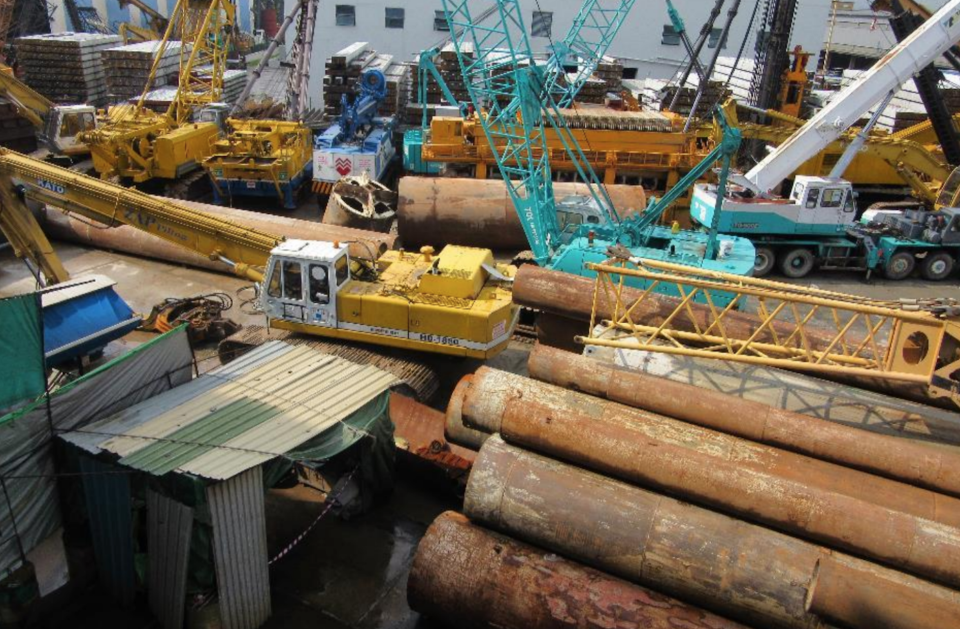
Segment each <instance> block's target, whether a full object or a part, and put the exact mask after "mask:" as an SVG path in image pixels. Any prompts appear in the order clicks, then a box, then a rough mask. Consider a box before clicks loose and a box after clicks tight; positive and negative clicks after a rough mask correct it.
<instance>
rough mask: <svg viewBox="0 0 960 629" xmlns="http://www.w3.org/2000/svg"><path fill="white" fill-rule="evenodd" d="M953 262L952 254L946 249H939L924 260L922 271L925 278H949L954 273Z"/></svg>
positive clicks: (934, 279)
mask: <svg viewBox="0 0 960 629" xmlns="http://www.w3.org/2000/svg"><path fill="white" fill-rule="evenodd" d="M953 264H954V260H953V256H952V255H950V254H949V253H947V252H946V251H938V252H937V253H931V254H930V255H928V256H927V259H926V260H924V261H923V267H922V268H921V269H920V273H921V274H922V275H923V277H924V278H925V279H928V280H933V281H935V282H939V281H940V280H945V279H947V277H949V276H950V274H951V273H953Z"/></svg>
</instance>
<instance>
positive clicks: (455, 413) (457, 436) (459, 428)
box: [444, 375, 490, 451]
mask: <svg viewBox="0 0 960 629" xmlns="http://www.w3.org/2000/svg"><path fill="white" fill-rule="evenodd" d="M472 381H473V376H472V375H466V376H464V377H463V378H461V379H460V382H458V383H457V386H456V387H455V388H454V390H453V395H452V396H451V397H450V403H449V404H448V405H447V412H446V418H445V428H444V434H445V435H446V437H447V439H448V440H449V441H450V442H451V443H456V444H459V445H461V446H463V447H465V448H470V449H471V450H474V451H476V450H479V449H480V448H481V447H482V446H483V442H484V441H486V440H487V438H488V437H490V433H487V432H483V431H482V430H475V429H473V428H468V427H466V426H465V425H464V424H463V414H462V413H461V410H460V403H459V401H460V400H463V396H464V393H465V390H466V389H467V388H469V387H470V382H472ZM454 400H457V402H454Z"/></svg>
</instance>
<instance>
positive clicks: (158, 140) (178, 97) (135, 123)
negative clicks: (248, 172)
mask: <svg viewBox="0 0 960 629" xmlns="http://www.w3.org/2000/svg"><path fill="white" fill-rule="evenodd" d="M235 15H236V8H235V7H234V5H233V3H232V2H230V1H229V0H209V1H208V2H196V1H194V2H191V0H178V2H177V5H176V8H175V9H174V12H173V15H172V16H171V18H170V20H169V23H168V26H167V29H166V31H165V32H164V35H163V39H162V40H161V44H160V46H159V47H158V49H157V53H156V56H155V58H154V62H153V67H152V68H151V71H150V76H149V78H148V80H147V84H146V86H145V88H144V91H143V94H141V96H140V98H139V99H138V101H137V103H136V104H134V105H130V104H122V105H116V106H114V107H111V108H110V110H109V111H108V112H107V119H106V121H105V122H104V123H103V124H101V125H100V127H99V128H97V129H96V130H94V131H89V132H85V133H83V134H81V137H80V139H81V140H82V141H84V142H86V143H87V145H88V146H89V147H90V152H91V154H92V156H93V165H94V168H95V169H96V171H97V172H98V173H99V174H100V176H101V177H102V178H104V179H109V178H113V177H119V178H120V179H121V180H126V181H131V182H133V183H143V182H146V181H150V180H152V179H161V180H165V181H166V182H172V181H175V180H177V179H179V178H181V177H183V176H184V175H185V174H187V173H189V172H190V171H193V170H195V169H197V168H199V166H200V163H201V162H202V161H203V159H204V158H206V157H207V156H209V155H210V152H211V150H212V149H211V147H212V144H213V142H214V141H215V139H216V138H217V136H218V135H219V134H220V130H221V128H222V125H223V118H224V117H225V113H226V107H225V106H223V105H217V103H218V101H219V100H220V97H221V95H222V92H223V76H224V71H225V70H226V65H227V52H228V51H229V49H230V43H231V40H232V36H233V31H234V21H235ZM176 40H179V41H180V42H181V47H180V75H179V84H178V86H177V91H176V94H175V95H174V97H173V99H172V100H171V102H170V104H169V106H168V107H167V109H166V110H165V111H164V112H162V113H158V112H156V111H153V110H151V109H150V108H148V107H147V101H148V98H149V96H150V93H151V90H152V89H153V87H154V81H155V77H156V74H157V70H158V68H159V66H160V63H161V61H162V60H163V57H164V53H165V51H166V50H167V46H168V45H169V43H170V42H171V41H176Z"/></svg>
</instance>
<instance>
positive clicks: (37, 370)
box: [0, 293, 47, 409]
mask: <svg viewBox="0 0 960 629" xmlns="http://www.w3.org/2000/svg"><path fill="white" fill-rule="evenodd" d="M46 384H47V378H46V372H45V370H44V364H43V321H42V318H41V313H40V296H39V295H38V294H36V293H31V294H29V295H21V296H18V297H10V298H8V299H0V409H5V408H9V407H11V406H12V405H14V404H16V403H17V402H21V401H23V400H28V399H33V398H35V397H36V396H38V395H40V394H41V393H43V392H44V390H45V389H46Z"/></svg>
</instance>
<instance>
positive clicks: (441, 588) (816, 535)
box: [408, 348, 960, 629]
mask: <svg viewBox="0 0 960 629" xmlns="http://www.w3.org/2000/svg"><path fill="white" fill-rule="evenodd" d="M584 361H586V362H584ZM530 372H531V375H533V376H535V377H539V378H545V379H548V380H550V381H551V382H542V381H537V380H533V379H529V378H524V377H521V376H516V375H513V374H508V373H505V372H500V371H497V370H494V369H489V368H486V367H484V368H481V369H480V370H479V371H478V372H477V373H476V374H474V375H473V376H471V377H469V378H468V379H467V380H465V381H464V382H462V383H461V385H460V386H458V387H457V389H456V390H455V391H454V394H453V398H452V399H451V401H450V404H449V406H448V409H447V414H448V417H447V421H448V425H449V422H450V421H451V419H454V420H455V421H456V422H458V423H461V424H463V425H465V426H466V427H467V428H470V429H472V430H477V431H481V432H486V433H490V434H491V435H492V436H490V437H488V438H487V439H486V441H485V442H484V443H483V446H482V448H481V450H480V454H479V456H478V457H477V459H476V461H475V462H474V466H473V470H472V472H471V474H470V478H469V481H468V484H467V489H466V494H465V500H464V515H465V516H466V518H468V519H469V522H468V521H466V520H465V519H464V518H463V517H457V516H453V515H444V516H441V518H440V519H439V520H438V521H437V522H436V523H435V524H434V530H433V531H432V532H431V533H428V536H427V537H426V538H425V540H424V545H423V546H422V547H421V549H419V550H418V556H417V558H416V560H415V562H414V570H413V571H412V572H411V579H410V585H409V589H408V595H409V599H410V601H411V604H412V605H413V606H414V607H415V608H416V609H420V610H422V611H424V612H425V613H429V614H431V615H434V616H436V617H438V618H441V619H445V620H448V621H449V620H452V619H454V618H458V617H460V618H463V617H467V618H472V617H473V616H474V615H477V616H478V617H479V618H481V619H482V622H486V623H487V624H478V625H476V626H517V627H520V626H523V627H538V628H539V627H567V626H580V624H579V623H578V622H577V619H578V618H594V617H599V618H606V615H605V614H607V613H615V612H613V610H612V609H610V608H607V607H606V606H607V605H610V607H611V608H612V607H613V603H612V602H611V600H613V599H612V598H611V595H612V594H613V593H614V592H618V593H622V598H617V599H615V600H617V601H618V602H619V603H620V604H621V605H623V604H625V605H626V608H627V609H630V610H631V612H632V613H634V614H641V611H639V610H637V608H636V606H637V605H642V604H643V602H644V601H646V602H648V603H649V604H651V606H652V602H653V601H669V602H667V603H664V604H663V605H662V606H660V611H661V612H663V613H664V614H668V615H669V614H671V613H673V610H682V611H683V613H685V614H699V615H695V616H694V620H691V621H689V624H684V623H683V622H680V620H679V619H680V618H682V616H677V617H676V618H666V619H664V618H660V619H658V620H648V619H647V617H646V616H645V615H639V616H638V618H642V619H643V620H644V621H643V622H636V623H635V622H631V623H630V624H629V626H644V627H646V626H653V627H660V626H678V625H684V626H691V627H701V626H703V627H713V626H736V625H734V624H733V623H735V622H741V623H744V624H746V625H750V626H756V627H786V628H797V629H801V628H803V629H809V628H818V627H825V626H844V627H853V628H855V629H868V628H870V629H872V628H875V627H897V628H903V629H906V628H907V627H914V628H917V627H930V628H933V627H947V626H958V620H960V590H958V588H960V563H958V559H960V543H958V542H960V498H958V496H960V453H957V452H953V451H942V450H936V449H933V448H929V447H927V446H922V445H918V444H915V443H909V442H908V443H906V444H905V442H903V441H902V440H901V439H898V438H892V437H887V436H881V435H873V434H870V433H866V432H863V431H861V430H859V429H856V428H851V427H847V426H834V425H830V424H826V423H825V422H822V421H821V420H818V419H813V418H810V417H805V416H787V415H783V414H776V413H773V414H772V415H771V414H770V413H767V412H765V410H764V409H761V408H758V407H751V408H739V407H737V406H736V404H735V403H734V400H732V399H720V398H717V397H713V398H710V399H703V400H700V399H696V396H695V395H694V396H690V395H686V396H685V397H679V398H678V397H676V394H677V391H672V392H663V395H661V396H659V402H655V404H659V406H658V407H657V408H658V409H659V410H660V411H662V412H663V413H664V414H657V413H654V412H651V411H650V410H648V409H647V408H646V406H645V405H647V400H646V398H647V397H649V396H650V395H653V396H654V397H655V398H656V397H657V393H656V390H657V386H656V383H654V384H653V386H651V387H646V388H645V389H644V390H643V392H640V391H637V390H636V387H637V386H638V381H636V380H635V379H631V377H630V375H629V374H625V373H616V374H611V373H610V372H609V371H606V370H602V369H597V368H596V365H595V364H594V363H593V362H592V361H591V360H589V359H584V358H582V357H578V356H575V355H571V354H567V353H564V352H559V351H556V350H546V349H544V348H537V349H535V351H534V355H533V357H532V358H531V362H530ZM573 374H575V376H574V375H573ZM573 378H576V380H575V382H571V380H572V379H573ZM571 384H572V385H573V386H575V387H576V389H577V390H571V389H570V388H567V387H568V386H570V385H571ZM581 389H582V391H581ZM651 391H652V392H653V393H651ZM686 393H687V394H689V393H690V392H689V391H688V392H686ZM668 398H669V402H668V401H667V399H668ZM614 400H616V401H614ZM678 404H679V405H680V408H679V409H678V408H677V405H678ZM641 405H644V407H643V408H640V407H639V406H641ZM708 407H709V408H708ZM678 413H680V414H681V417H679V418H678V417H677V414H678ZM717 415H722V417H719V418H718V417H717ZM451 416H456V417H451ZM681 419H682V421H681ZM824 427H826V428H827V432H826V433H823V432H821V430H822V429H823V428H824ZM448 437H449V435H448ZM904 448H906V450H904ZM468 539H469V540H471V542H472V543H473V544H475V546H473V547H472V548H474V549H475V550H474V551H471V550H470V548H471V547H467V546H464V545H462V544H463V543H464V542H465V541H466V540H468ZM421 554H422V555H423V556H421ZM501 556H503V558H502V559H498V557H501ZM479 566H483V567H484V568H486V569H484V570H477V567H479ZM476 573H483V574H476ZM480 582H482V583H480ZM518 584H520V587H517V585H518ZM591 584H596V586H597V587H598V588H601V589H600V590H599V591H593V590H590V586H591ZM461 587H466V588H467V589H468V590H469V591H470V592H473V591H474V588H478V589H477V590H476V592H477V594H476V600H473V599H474V596H473V595H468V596H457V594H463V592H462V591H461V590H460V589H459V588H461ZM626 588H634V589H626ZM574 592H576V593H578V594H580V595H579V596H576V595H573V593H574ZM651 597H652V598H651ZM467 600H470V601H471V602H470V603H466V602H465V601H467ZM561 602H562V603H565V604H563V605H561V604H560V603H561ZM464 605H470V606H471V607H470V611H471V612H472V613H468V614H463V613H462V612H463V606H464ZM473 605H476V609H474V608H473ZM618 609H622V608H618ZM644 609H645V608H644ZM643 613H646V612H643ZM678 613H679V612H678ZM712 614H717V615H719V616H722V617H723V618H725V619H727V620H722V619H720V618H717V617H716V616H713V615H712ZM615 618H620V617H619V616H615ZM630 618H631V620H632V616H631V617H630ZM564 623H567V624H564ZM671 623H672V624H671ZM697 623H699V624H697ZM455 624H459V623H455ZM600 624H601V625H602V626H607V624H606V623H602V622H601V623H600ZM614 624H616V623H612V624H609V626H614ZM616 626H619V625H618V624H617V625H616Z"/></svg>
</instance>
